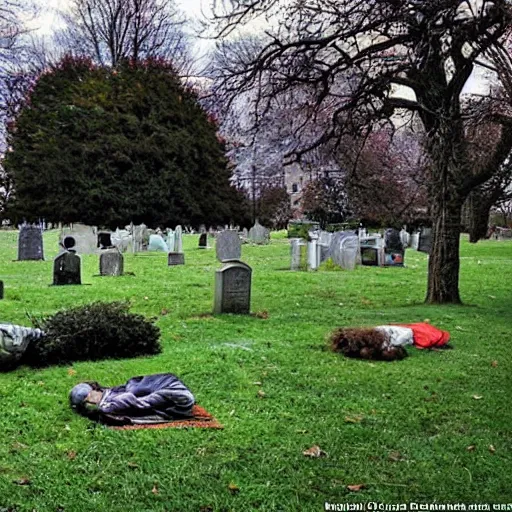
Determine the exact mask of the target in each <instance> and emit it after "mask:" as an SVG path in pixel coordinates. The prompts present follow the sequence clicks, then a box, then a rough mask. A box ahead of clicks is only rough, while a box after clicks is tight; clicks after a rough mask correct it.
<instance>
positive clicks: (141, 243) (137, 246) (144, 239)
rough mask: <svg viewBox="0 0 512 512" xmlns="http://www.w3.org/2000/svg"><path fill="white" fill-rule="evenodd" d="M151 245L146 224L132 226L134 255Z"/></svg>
mask: <svg viewBox="0 0 512 512" xmlns="http://www.w3.org/2000/svg"><path fill="white" fill-rule="evenodd" d="M148 244H149V232H148V228H147V226H146V225H145V224H141V225H140V226H132V250H133V252H134V253H136V252H142V251H144V250H146V249H147V247H148Z"/></svg>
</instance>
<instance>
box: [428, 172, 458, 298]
mask: <svg viewBox="0 0 512 512" xmlns="http://www.w3.org/2000/svg"><path fill="white" fill-rule="evenodd" d="M438 184H439V185H440V188H439V189H437V190H436V189H433V190H432V192H431V203H432V204H431V213H432V249H431V251H430V256H429V261H428V289H427V297H426V302H427V303H429V304H447V303H452V304H460V303H461V300H460V295H459V241H460V233H461V213H462V204H463V198H461V197H460V194H459V193H458V191H457V189H456V187H455V186H453V185H452V186H451V187H450V186H449V185H448V183H447V182H446V181H445V180H443V181H442V183H440V182H438Z"/></svg>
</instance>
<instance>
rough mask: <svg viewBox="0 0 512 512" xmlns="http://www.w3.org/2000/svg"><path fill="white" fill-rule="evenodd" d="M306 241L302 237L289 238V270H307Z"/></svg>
mask: <svg viewBox="0 0 512 512" xmlns="http://www.w3.org/2000/svg"><path fill="white" fill-rule="evenodd" d="M306 251H307V247H306V242H305V241H304V240H303V239H302V238H290V256H291V263H290V270H307V258H306V257H305V256H306Z"/></svg>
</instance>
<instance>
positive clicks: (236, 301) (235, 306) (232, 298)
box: [213, 260, 252, 315]
mask: <svg viewBox="0 0 512 512" xmlns="http://www.w3.org/2000/svg"><path fill="white" fill-rule="evenodd" d="M251 276H252V269H251V267H249V265H246V264H245V263H243V262H241V261H239V260H234V261H226V262H225V264H224V266H223V267H222V268H221V269H219V270H217V271H216V272H215V302H214V306H213V312H214V314H216V315H218V314H222V313H235V314H239V315H248V314H249V313H250V311H251Z"/></svg>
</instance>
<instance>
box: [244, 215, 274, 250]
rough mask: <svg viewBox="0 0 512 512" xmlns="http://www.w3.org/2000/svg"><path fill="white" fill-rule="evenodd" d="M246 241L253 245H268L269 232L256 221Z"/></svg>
mask: <svg viewBox="0 0 512 512" xmlns="http://www.w3.org/2000/svg"><path fill="white" fill-rule="evenodd" d="M248 239H249V241H250V242H252V243H253V244H258V245H261V244H268V243H269V242H270V230H269V229H267V228H265V227H264V226H262V225H261V224H260V223H259V222H258V221H257V220H256V222H255V224H254V226H253V227H252V228H251V229H250V230H249V237H248Z"/></svg>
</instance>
